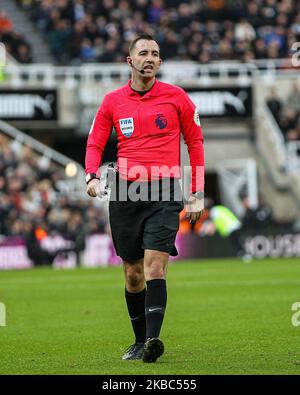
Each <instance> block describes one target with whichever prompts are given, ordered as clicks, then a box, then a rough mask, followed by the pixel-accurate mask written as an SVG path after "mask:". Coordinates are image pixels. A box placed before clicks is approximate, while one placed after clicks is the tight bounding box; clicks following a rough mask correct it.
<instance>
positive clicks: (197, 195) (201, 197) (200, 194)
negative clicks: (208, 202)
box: [192, 192, 204, 200]
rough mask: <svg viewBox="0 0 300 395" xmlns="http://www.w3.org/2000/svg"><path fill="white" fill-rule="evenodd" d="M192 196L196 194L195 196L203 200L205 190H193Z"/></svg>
mask: <svg viewBox="0 0 300 395" xmlns="http://www.w3.org/2000/svg"><path fill="white" fill-rule="evenodd" d="M192 196H194V197H195V198H197V199H199V200H202V199H204V192H193V193H192Z"/></svg>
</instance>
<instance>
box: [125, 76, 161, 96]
mask: <svg viewBox="0 0 300 395" xmlns="http://www.w3.org/2000/svg"><path fill="white" fill-rule="evenodd" d="M130 84H131V80H129V81H128V83H127V85H125V89H126V93H127V94H128V95H129V96H137V97H140V98H145V97H149V96H156V95H157V91H158V85H159V81H158V80H157V79H155V81H154V84H153V86H152V88H151V89H150V90H149V92H147V93H146V94H145V95H144V96H140V95H139V94H138V93H137V92H135V91H134V90H133V89H131V86H130Z"/></svg>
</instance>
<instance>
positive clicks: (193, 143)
mask: <svg viewBox="0 0 300 395" xmlns="http://www.w3.org/2000/svg"><path fill="white" fill-rule="evenodd" d="M179 107H180V112H179V119H180V126H181V132H182V135H183V138H184V141H185V144H186V145H187V148H188V152H189V157H190V166H191V170H192V177H191V186H190V191H191V192H204V174H205V163H204V140H203V134H202V128H201V125H200V117H199V114H198V112H197V109H196V106H195V104H194V103H193V102H192V100H191V99H190V98H189V96H188V95H187V94H186V92H184V91H183V90H182V95H181V100H180V102H179Z"/></svg>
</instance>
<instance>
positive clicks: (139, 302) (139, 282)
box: [85, 34, 204, 363]
mask: <svg viewBox="0 0 300 395" xmlns="http://www.w3.org/2000/svg"><path fill="white" fill-rule="evenodd" d="M161 62H162V61H161V59H160V52H159V46H158V44H157V42H156V41H155V40H154V39H153V37H152V36H150V35H148V34H140V35H138V36H137V37H136V38H135V39H134V40H133V41H132V42H131V44H130V46H129V56H128V57H127V63H128V65H129V66H130V67H131V71H132V74H131V80H130V81H129V82H128V84H126V85H125V86H123V87H121V88H119V89H117V90H115V91H113V92H110V93H108V94H107V95H106V96H105V97H104V99H103V101H102V104H101V105H100V107H99V109H98V111H97V113H96V116H95V118H94V122H93V124H92V127H91V130H90V133H89V137H88V141H87V149H86V159H85V169H86V183H87V193H88V195H90V196H92V197H96V196H97V195H101V193H102V192H103V191H101V186H100V181H99V176H100V174H99V166H100V165H101V162H102V157H103V151H104V148H105V146H106V143H107V141H108V139H109V136H110V134H111V131H112V129H113V128H114V129H115V131H116V134H117V139H118V154H117V156H118V159H117V172H116V178H115V182H114V185H113V188H112V192H111V197H110V203H109V216H110V226H111V231H112V237H113V242H114V246H115V249H116V252H117V254H118V255H119V256H120V257H121V258H122V260H123V267H124V274H125V299H126V303H127V308H128V313H129V317H130V319H131V324H132V327H133V331H134V335H135V342H134V344H133V345H132V346H130V347H129V348H128V349H127V351H126V352H125V354H124V355H123V358H122V359H124V360H136V359H142V360H143V361H144V362H147V363H151V362H155V361H156V360H157V358H158V357H160V356H161V355H162V354H163V352H164V344H163V342H162V341H161V340H160V339H159V334H160V330H161V327H162V323H163V319H164V314H165V309H166V304H167V287H166V272H167V265H168V259H169V255H173V256H175V255H177V250H176V247H175V244H174V243H175V237H176V233H177V231H178V227H179V213H180V211H181V210H182V209H183V207H184V205H183V199H182V195H181V191H180V184H179V178H180V177H181V172H180V136H181V134H182V135H183V138H184V141H185V143H186V144H187V147H188V152H189V157H190V165H191V169H192V176H191V187H190V191H191V195H190V197H189V199H188V201H187V202H186V206H185V208H186V212H187V216H188V218H189V219H190V220H191V221H197V220H198V219H199V218H200V216H201V215H202V213H203V209H204V149H203V136H202V130H201V126H200V119H199V115H198V113H197V109H196V108H195V105H194V104H193V102H192V101H191V100H190V99H189V97H188V95H187V94H186V93H185V92H184V90H183V89H181V88H179V87H176V86H173V85H170V84H166V83H163V82H160V81H158V80H157V79H156V74H157V72H158V70H159V67H160V65H161Z"/></svg>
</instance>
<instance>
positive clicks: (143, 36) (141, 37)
mask: <svg viewBox="0 0 300 395" xmlns="http://www.w3.org/2000/svg"><path fill="white" fill-rule="evenodd" d="M140 40H148V41H155V42H156V40H155V39H154V38H153V36H151V34H148V33H140V34H138V35H137V36H136V37H135V38H134V39H133V40H132V41H131V43H130V44H129V53H130V54H131V53H132V51H133V49H134V47H135V44H136V43H137V42H138V41H140ZM157 45H158V44H157Z"/></svg>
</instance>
